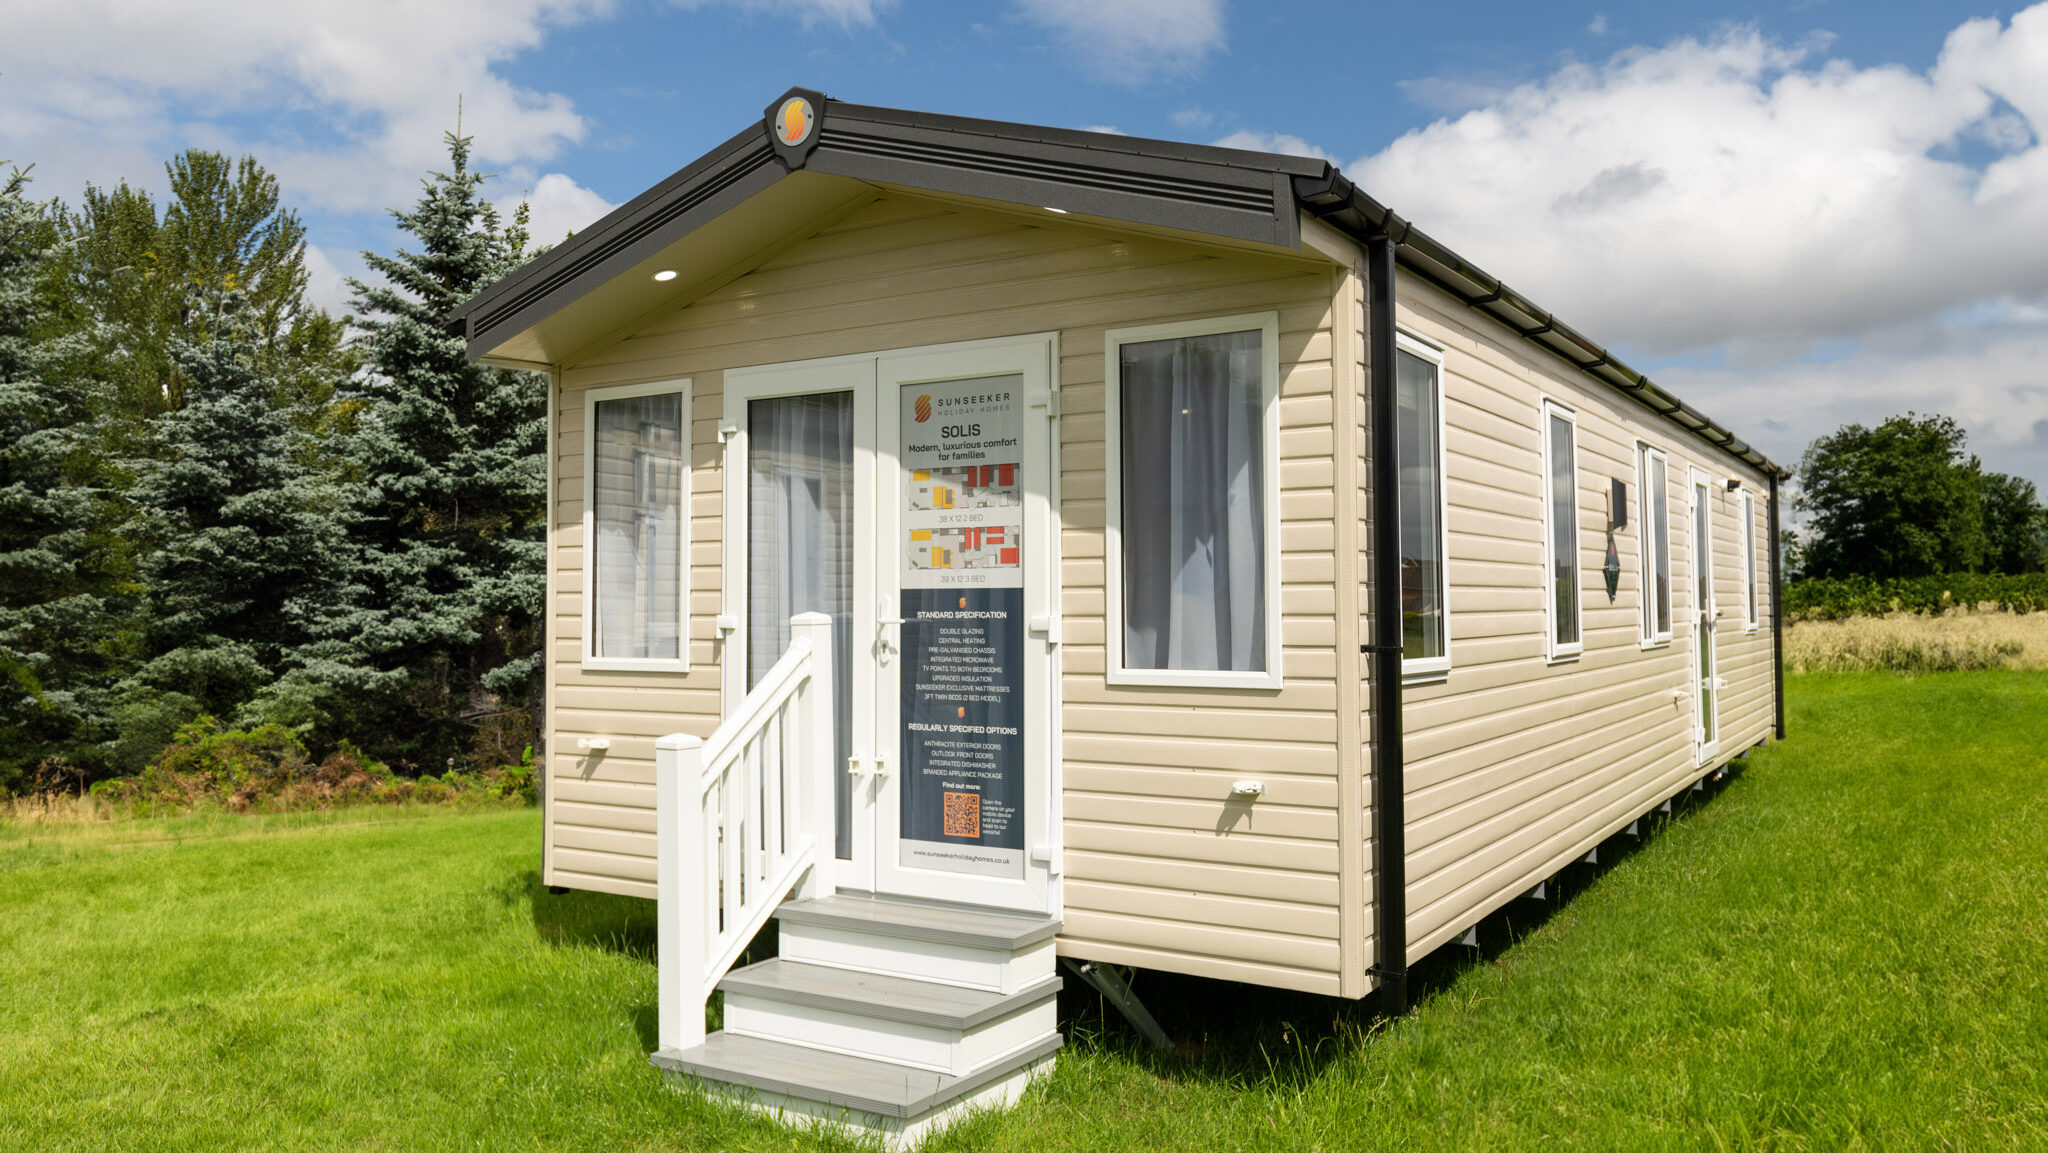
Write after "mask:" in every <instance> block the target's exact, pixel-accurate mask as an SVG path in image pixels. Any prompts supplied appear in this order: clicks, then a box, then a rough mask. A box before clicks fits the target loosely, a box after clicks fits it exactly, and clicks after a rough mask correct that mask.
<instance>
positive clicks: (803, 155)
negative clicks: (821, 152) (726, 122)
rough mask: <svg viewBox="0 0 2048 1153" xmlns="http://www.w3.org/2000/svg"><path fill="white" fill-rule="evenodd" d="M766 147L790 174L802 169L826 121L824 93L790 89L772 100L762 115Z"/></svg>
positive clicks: (816, 145) (816, 144) (815, 146)
mask: <svg viewBox="0 0 2048 1153" xmlns="http://www.w3.org/2000/svg"><path fill="white" fill-rule="evenodd" d="M761 118H762V121H763V125H762V126H763V127H765V128H766V129H767V130H768V146H769V147H770V148H771V149H773V150H774V152H775V158H776V159H778V160H780V161H782V166H783V167H784V168H786V169H788V170H789V171H791V172H794V171H796V170H797V169H799V168H802V167H803V166H804V163H805V162H806V161H808V160H809V159H810V157H811V152H812V150H813V149H815V148H817V147H818V135H819V132H818V129H819V126H820V122H821V121H823V120H824V118H825V94H824V93H822V92H813V91H811V90H810V89H808V88H792V89H790V90H789V91H787V92H785V93H783V94H782V95H780V96H778V97H776V98H775V103H773V104H770V105H769V106H768V107H767V108H766V109H765V110H764V111H763V112H762V114H761Z"/></svg>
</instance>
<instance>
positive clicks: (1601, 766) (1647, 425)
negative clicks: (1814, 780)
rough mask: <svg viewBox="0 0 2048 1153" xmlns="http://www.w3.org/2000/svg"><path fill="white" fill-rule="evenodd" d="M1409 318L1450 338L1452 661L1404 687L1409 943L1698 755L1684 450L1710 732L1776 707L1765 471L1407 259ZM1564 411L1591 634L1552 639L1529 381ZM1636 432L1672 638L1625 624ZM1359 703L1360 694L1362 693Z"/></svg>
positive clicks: (1744, 742)
mask: <svg viewBox="0 0 2048 1153" xmlns="http://www.w3.org/2000/svg"><path fill="white" fill-rule="evenodd" d="M1398 303H1399V308H1398V313H1399V319H1400V322H1401V324H1402V326H1403V327H1404V328H1406V329H1407V330H1409V331H1411V332H1413V333H1415V334H1416V335H1418V336H1420V337H1422V338H1423V339H1425V340H1427V341H1430V342H1431V343H1433V344H1436V345H1439V346H1441V347H1442V348H1444V350H1445V359H1444V392H1445V405H1444V419H1445V425H1446V430H1445V440H1446V446H1445V447H1446V468H1447V471H1448V476H1447V478H1446V495H1447V498H1448V504H1449V506H1450V508H1449V530H1450V531H1449V537H1450V555H1449V558H1448V560H1449V577H1450V586H1451V588H1450V635H1451V659H1452V669H1451V672H1450V674H1449V675H1448V676H1447V677H1444V678H1442V679H1441V680H1440V681H1435V682H1422V683H1416V684H1411V685H1410V686H1408V688H1407V691H1406V705H1405V713H1406V716H1405V720H1404V730H1405V752H1406V771H1405V780H1406V797H1405V800H1406V806H1407V810H1406V817H1407V822H1408V827H1407V864H1408V952H1409V958H1410V959H1411V960H1415V959H1419V958H1420V957H1421V956H1423V955H1424V954H1426V953H1428V952H1429V951H1430V950H1431V949H1434V948H1436V947H1437V946H1439V945H1442V944H1444V943H1446V942H1448V941H1450V940H1453V939H1455V938H1456V937H1457V936H1458V935H1460V934H1462V933H1463V932H1464V930H1465V929H1466V928H1467V927H1469V926H1470V925H1472V924H1473V923H1474V922H1476V921H1477V920H1479V919H1480V918H1481V917H1483V916H1484V915H1485V914H1487V913H1489V912H1491V911H1493V910H1495V909H1498V908H1499V907H1501V906H1502V905H1504V904H1506V903H1507V902H1508V901H1510V900H1512V899H1513V898H1514V897H1516V896H1517V895H1519V894H1520V893H1523V892H1526V891H1527V890H1529V889H1530V888H1531V887H1533V886H1534V885H1535V884H1536V883H1537V882H1539V881H1542V880H1544V879H1545V878H1547V877H1549V876H1550V875H1551V874H1552V873H1554V872H1556V871H1557V870H1558V869H1559V868H1561V867H1563V866H1564V865H1565V864H1567V863H1569V862H1571V861H1573V860H1575V859H1577V858H1579V857H1582V856H1584V855H1585V853H1586V851H1587V850H1588V849H1590V848H1592V847H1593V846H1594V845H1596V844H1598V843H1599V842H1600V841H1601V840H1603V839H1605V838H1606V837H1608V836H1611V835H1613V834H1614V833H1615V832H1616V831H1617V830H1619V829H1620V828H1621V827H1623V826H1624V825H1626V824H1627V823H1628V822H1629V821H1631V820H1633V819H1635V818H1636V817H1637V816H1639V815H1640V814H1642V813H1643V812H1644V811H1646V810H1648V809H1650V808H1651V807H1653V806H1655V805H1656V804H1657V803H1659V802H1660V801H1662V800H1663V799H1664V798H1665V797H1668V796H1670V795H1671V794H1673V793H1675V792H1677V791H1679V790H1680V789H1682V788H1684V787H1685V786H1686V785H1687V784H1688V783H1690V782H1691V781H1692V780H1694V779H1696V778H1697V777H1698V776H1700V775H1701V773H1702V772H1704V771H1706V768H1705V767H1702V766H1699V765H1698V764H1697V763H1696V760H1695V756H1694V745H1693V738H1692V724H1693V714H1692V703H1691V698H1690V697H1683V698H1681V697H1679V696H1677V695H1674V691H1675V690H1685V689H1689V688H1690V686H1691V683H1692V682H1691V679H1690V678H1691V667H1692V665H1691V662H1692V652H1693V650H1692V647H1691V646H1692V640H1693V623H1692V616H1691V612H1692V597H1691V587H1692V586H1691V577H1692V572H1693V569H1692V563H1693V562H1692V557H1691V552H1690V535H1689V532H1690V530H1689V525H1688V521H1687V519H1686V510H1687V503H1686V502H1687V496H1688V489H1687V487H1686V486H1687V484H1688V480H1687V478H1688V475H1689V471H1688V470H1689V469H1690V468H1692V467H1695V466H1697V467H1699V468H1701V469H1703V470H1705V471H1706V472H1707V473H1708V475H1709V477H1710V478H1711V492H1712V497H1711V502H1710V509H1711V513H1712V525H1713V534H1714V540H1713V543H1714V550H1713V557H1712V560H1711V563H1712V564H1713V565H1714V572H1715V578H1714V579H1715V590H1716V595H1717V596H1718V598H1719V602H1720V606H1721V608H1722V610H1723V612H1722V616H1721V618H1720V628H1719V634H1718V639H1717V644H1716V652H1717V654H1718V658H1719V660H1720V669H1719V672H1720V675H1721V677H1722V678H1723V679H1724V680H1725V681H1726V682H1727V686H1726V688H1725V689H1724V690H1723V691H1722V697H1721V709H1720V717H1721V747H1720V753H1719V756H1718V757H1717V758H1716V759H1717V760H1726V759H1727V758H1729V757H1731V756H1733V755H1735V754H1737V753H1740V752H1742V751H1743V750H1745V749H1747V748H1749V747H1751V746H1752V745H1754V744H1757V743H1759V742H1761V741H1763V740H1764V739H1766V738H1767V737H1768V735H1769V733H1770V725H1771V723H1772V708H1773V702H1772V691H1773V690H1772V683H1771V660H1772V654H1771V637H1770V631H1769V625H1768V621H1769V611H1770V608H1769V585H1768V554H1767V551H1766V550H1767V544H1768V541H1767V536H1766V532H1765V529H1764V521H1765V518H1766V515H1767V510H1766V506H1765V501H1766V498H1767V495H1768V487H1767V485H1766V483H1765V479H1764V477H1763V476H1762V475H1761V474H1759V473H1757V472H1756V470H1754V469H1752V468H1750V467H1749V466H1747V465H1743V464H1741V463H1740V462H1738V461H1736V460H1734V459H1733V458H1732V457H1729V456H1727V455H1725V454H1723V453H1721V452H1719V451H1718V450H1716V449H1715V448H1713V447H1712V446H1710V445H1707V444H1706V443H1705V442H1702V441H1700V440H1698V439H1697V438H1695V437H1692V436H1691V435H1689V434H1687V433H1685V432H1683V431H1682V430H1680V429H1678V428H1677V427H1676V426H1674V425H1672V424H1670V423H1669V422H1667V421H1665V420H1663V419H1661V418H1659V417H1656V416H1654V415H1653V414H1651V413H1649V412H1648V411H1647V410H1644V409H1642V408H1640V407H1638V406H1636V405H1635V404H1634V403H1633V402H1631V401H1629V400H1627V399H1626V398H1623V397H1621V396H1619V395H1618V394H1616V393H1615V392H1613V390H1611V389H1610V388H1608V387H1607V386H1606V385H1604V384H1600V383H1598V382H1596V381H1593V380H1591V379H1590V378H1587V377H1585V376H1584V375H1583V374H1580V373H1576V372H1574V371H1573V370H1572V369H1570V368H1569V367H1568V366H1566V365H1563V364H1562V363H1560V362H1559V361H1557V360H1556V359H1555V358H1554V357H1552V356H1550V355H1549V354H1548V353H1546V352H1543V351H1541V350H1539V349H1536V348H1534V347H1531V346H1530V345H1528V344H1527V343H1526V342H1524V341H1522V340H1520V339H1519V338H1517V337H1515V336H1513V335H1512V334H1511V333H1509V332H1507V331H1506V330H1505V329H1503V328H1501V327H1500V326H1498V325H1496V324H1493V323H1492V322H1491V321H1488V320H1486V319H1484V318H1483V317H1479V316H1476V315H1475V314H1473V313H1472V312H1471V310H1469V309H1467V308H1465V307H1464V306H1462V305H1460V304H1458V303H1456V302H1455V301H1453V300H1452V299H1451V298H1450V297H1448V296H1447V295H1445V294H1443V293H1441V292H1439V291H1437V290H1436V289H1434V288H1432V287H1430V286H1428V285H1427V284H1424V283H1421V282H1419V281H1418V280H1417V279H1416V278H1414V277H1413V276H1404V277H1402V278H1401V281H1400V290H1399V302H1398ZM1545 397H1549V398H1551V399H1554V400H1557V401H1559V402H1561V403H1563V404H1565V405H1567V406H1569V407H1571V408H1572V409H1573V410H1574V412H1575V413H1576V414H1577V418H1578V436H1577V448H1578V460H1577V463H1578V504H1579V509H1578V513H1579V517H1578V532H1577V540H1578V544H1579V571H1580V578H1581V579H1580V597H1581V605H1582V609H1583V617H1582V624H1581V628H1582V637H1583V640H1584V645H1585V651H1584V652H1583V653H1582V654H1581V655H1579V656H1577V657H1573V658H1567V659H1564V660H1561V661H1556V662H1552V661H1550V660H1548V659H1547V657H1546V652H1547V648H1546V645H1545V629H1546V628H1547V627H1548V625H1547V621H1546V618H1545V613H1544V609H1545V604H1544V600H1545V596H1546V588H1547V582H1546V578H1545V573H1544V563H1543V562H1544V545H1543V532H1544V528H1543V526H1544V519H1543V518H1544V510H1543V491H1542V475H1543V462H1542V459H1541V454H1542V443H1543V441H1542V432H1541V429H1542V425H1541V414H1542V401H1543V398H1545ZM1638 439H1640V440H1643V441H1645V442H1647V443H1649V444H1651V445H1654V446H1656V447H1658V448H1661V449H1663V450H1664V451H1665V452H1666V453H1667V454H1668V455H1669V458H1670V478H1671V484H1670V486H1669V492H1668V500H1669V509H1670V522H1671V544H1672V584H1673V605H1672V616H1673V630H1672V631H1673V634H1674V635H1673V637H1672V640H1671V642H1670V643H1669V644H1667V645H1662V646H1657V647H1652V648H1647V649H1646V648H1644V647H1643V646H1642V645H1641V643H1640V624H1639V619H1640V617H1639V614H1640V611H1641V608H1640V604H1641V602H1640V599H1639V594H1640V589H1639V580H1638V577H1639V573H1638V563H1637V560H1636V556H1637V552H1636V534H1637V533H1638V532H1639V531H1640V530H1641V528H1642V524H1643V517H1642V507H1643V506H1642V501H1643V499H1644V494H1643V493H1642V492H1641V491H1640V489H1639V487H1638V485H1637V483H1636V476H1635V448H1636V443H1637V441H1638ZM1731 476H1732V477H1737V478H1739V479H1740V480H1741V481H1742V483H1743V484H1744V485H1745V486H1746V487H1748V489H1749V490H1750V491H1752V492H1754V493H1755V494H1757V500H1756V506H1755V507H1756V514H1757V520H1758V529H1757V542H1758V551H1759V557H1758V565H1759V578H1758V579H1759V582H1760V584H1759V598H1758V604H1759V615H1760V627H1759V628H1758V629H1757V630H1756V631H1754V632H1750V633H1745V632H1744V631H1743V628H1742V611H1741V596H1742V582H1741V537H1740V535H1739V528H1740V508H1741V503H1740V497H1739V495H1738V494H1736V493H1730V492H1728V491H1727V489H1726V487H1725V482H1726V481H1727V480H1728V479H1729V478H1730V477H1731ZM1613 478H1620V479H1622V480H1623V481H1624V482H1626V483H1627V485H1628V492H1629V524H1628V526H1627V527H1626V528H1624V529H1622V530H1620V531H1619V532H1617V533H1615V548H1616V550H1617V551H1618V553H1619V556H1620V560H1621V576H1620V581H1619V584H1618V588H1617V590H1616V595H1615V597H1614V599H1613V600H1612V601H1609V599H1608V596H1607V590H1606V585H1605V579H1604V576H1603V574H1602V571H1601V570H1602V566H1603V564H1604V563H1605V559H1606V540H1607V533H1606V528H1607V512H1608V509H1607V504H1608V487H1609V481H1610V480H1611V479H1613ZM1361 707H1362V706H1361Z"/></svg>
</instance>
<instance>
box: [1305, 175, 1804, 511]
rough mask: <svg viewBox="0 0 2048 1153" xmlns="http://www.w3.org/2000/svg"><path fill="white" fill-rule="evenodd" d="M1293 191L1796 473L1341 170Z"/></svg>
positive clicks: (1570, 351) (1685, 419)
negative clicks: (1403, 215) (1366, 190)
mask: <svg viewBox="0 0 2048 1153" xmlns="http://www.w3.org/2000/svg"><path fill="white" fill-rule="evenodd" d="M1294 193H1295V197H1296V198H1297V199H1298V200H1299V201H1300V202H1301V205H1302V207H1303V208H1305V209H1307V210H1308V211H1309V212H1310V213H1312V214H1313V215H1315V216H1317V217H1318V218H1320V219H1322V220H1324V221H1327V222H1329V223H1330V224H1333V225H1335V226H1336V227H1337V228H1339V229H1341V230H1342V231H1344V232H1346V233H1348V234H1349V235H1351V236H1352V237H1354V238H1356V239H1358V240H1361V241H1363V240H1366V239H1368V238H1370V237H1374V236H1386V237H1387V238H1389V239H1391V240H1392V241H1393V242H1394V245H1395V253H1396V258H1397V259H1398V260H1399V261H1400V262H1401V263H1402V264H1404V265H1406V266H1407V267H1408V268H1410V269H1412V270H1413V271H1415V272H1417V273H1420V274H1421V275H1422V277H1423V279H1425V280H1427V281H1429V282H1430V283H1432V284H1434V285H1436V286H1437V287H1438V288H1441V289H1443V290H1444V291H1446V292H1448V293H1450V294H1451V295H1452V296H1454V297H1456V298H1457V299H1458V300H1459V301H1460V302H1462V303H1464V304H1465V305H1467V306H1468V307H1471V308H1473V309H1475V310H1477V311H1479V312H1481V313H1484V314H1485V315H1487V316H1488V317H1491V318H1492V319H1493V320H1494V321H1496V322H1498V323H1500V324H1502V325H1504V326H1506V327H1507V328H1509V329H1511V330H1513V331H1514V332H1515V333H1516V334H1517V335H1519V336H1521V337H1522V338H1523V339H1525V340H1528V341H1530V342H1531V343H1533V344H1536V345H1539V346H1541V347H1542V348H1544V349H1546V350H1547V351H1549V352H1551V353H1552V354H1554V355H1556V356H1557V357H1559V358H1560V359H1562V360H1564V361H1565V362H1567V363H1569V364H1571V365H1572V366H1573V367H1575V368H1578V369H1580V370H1581V371H1583V372H1586V373H1588V374H1589V375H1592V376H1594V377H1597V378H1599V379H1600V380H1601V381H1602V382H1603V383H1605V384H1607V385H1608V386H1609V387H1611V388H1613V389H1614V390H1615V391H1617V392H1620V393H1622V394H1623V395H1625V396H1627V397H1628V398H1630V399H1631V400H1634V401H1635V402H1636V403H1637V404H1640V405H1642V406H1643V407H1644V408H1647V409H1649V410H1650V411H1651V412H1654V413H1656V414H1658V415H1659V416H1662V417H1664V418H1665V419H1666V420H1669V421H1671V422H1672V423H1674V424H1676V425H1678V426H1679V427H1680V428H1683V429H1685V430H1686V431H1687V432H1689V433H1692V434H1693V435H1695V436H1698V437H1699V438H1700V439H1702V440H1704V441H1706V442H1707V443H1709V444H1712V445H1714V446H1715V447H1717V448H1720V449H1721V450H1723V451H1725V452H1727V453H1729V454H1731V455H1733V456H1735V457H1736V458H1737V459H1739V460H1742V461H1744V462H1746V463H1748V464H1751V465H1754V466H1756V467H1757V468H1759V469H1762V470H1763V471H1764V472H1766V473H1768V474H1772V475H1776V476H1780V477H1787V476H1790V475H1792V474H1791V473H1789V472H1787V471H1786V470H1785V469H1784V468H1782V467H1780V466H1779V465H1777V464H1775V463H1773V462H1772V461H1771V460H1770V459H1769V458H1768V457H1766V456H1764V455H1763V454H1762V453H1760V452H1758V451H1757V450H1756V449H1755V448H1754V447H1752V446H1751V445H1750V444H1748V443H1747V442H1746V441H1744V440H1742V439H1741V438H1739V437H1737V436H1736V435H1735V434H1734V433H1732V432H1729V431H1728V430H1727V429H1725V428H1723V427H1721V426H1720V425H1719V424H1716V423H1715V422H1714V421H1713V420H1711V419H1709V418H1708V417H1707V416H1706V414H1704V413H1702V412H1700V411H1699V410H1698V409H1695V408H1693V407H1692V406H1691V405H1689V404H1686V403H1685V402H1684V401H1682V400H1680V399H1678V398H1677V397H1675V396H1673V395H1671V394H1670V393H1668V392H1666V391H1664V389H1662V388H1660V387H1658V386H1657V384H1656V383H1655V382H1653V381H1652V380H1650V378H1649V377H1647V376H1644V375H1643V374H1642V373H1640V372H1637V371H1636V370H1635V369H1632V368H1630V367H1629V366H1628V365H1627V364H1625V363H1623V362H1622V361H1621V360H1620V359H1619V358H1618V357H1616V356H1615V355H1614V354H1613V353H1611V352H1609V351H1608V350H1607V349H1605V348H1602V347H1601V346H1600V345H1598V344H1595V343H1594V342H1593V341H1592V340H1590V339H1588V338H1587V337H1585V336H1583V335H1581V334H1580V333H1579V331H1578V330H1577V329H1574V328H1572V327H1571V326H1570V325H1568V324H1566V323H1564V322H1563V321H1561V320H1559V319H1557V317H1556V316H1555V315H1553V314H1552V313H1550V312H1548V311H1545V310H1544V309H1542V308H1540V307H1538V306H1537V305H1536V304H1535V302H1533V301H1531V300H1530V299H1529V298H1528V297H1526V296H1523V295H1522V294H1521V293H1519V292H1517V291H1515V290H1514V289H1512V288H1509V287H1508V286H1507V285H1505V284H1503V283H1501V282H1500V280H1499V279H1497V278H1495V277H1494V276H1492V275H1490V274H1489V273H1487V272H1486V271H1485V270H1484V269H1481V268H1479V267H1478V266H1477V265H1474V264H1472V263H1471V262H1470V261H1467V260H1466V259H1465V258H1464V257H1462V256H1459V255H1458V254H1457V253H1455V252H1453V251H1451V250H1450V249H1449V248H1448V247H1446V246H1445V245H1444V244H1443V243H1441V242H1440V241H1438V240H1436V239H1435V238H1434V237H1432V236H1430V235H1429V234H1428V233H1426V232H1423V231H1422V230H1421V229H1419V228H1416V227H1415V225H1414V224H1413V223H1412V222H1410V221H1407V220H1403V219H1402V218H1401V217H1399V216H1397V215H1395V214H1394V212H1393V211H1392V210H1391V209H1389V208H1387V206H1386V205H1383V204H1381V203H1380V202H1378V201H1377V200H1374V199H1373V198H1372V197H1370V196H1368V195H1366V194H1365V193H1364V192H1363V191H1362V190H1360V189H1359V188H1358V186H1356V185H1354V184H1352V183H1351V181H1350V180H1348V179H1346V178H1345V177H1344V174H1343V173H1341V172H1338V171H1337V170H1336V169H1334V168H1333V169H1329V170H1327V171H1326V172H1325V173H1323V174H1322V175H1321V176H1318V177H1298V178H1296V180H1295V182H1294Z"/></svg>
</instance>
